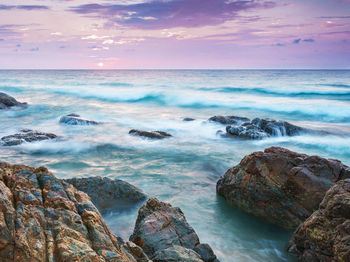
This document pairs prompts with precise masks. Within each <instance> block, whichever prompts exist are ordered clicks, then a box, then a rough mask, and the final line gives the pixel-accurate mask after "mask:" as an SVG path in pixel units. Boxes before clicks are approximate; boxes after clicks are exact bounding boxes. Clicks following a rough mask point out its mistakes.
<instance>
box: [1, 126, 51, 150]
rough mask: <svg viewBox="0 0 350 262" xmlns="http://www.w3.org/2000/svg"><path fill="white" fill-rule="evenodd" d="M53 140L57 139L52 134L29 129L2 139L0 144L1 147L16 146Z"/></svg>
mask: <svg viewBox="0 0 350 262" xmlns="http://www.w3.org/2000/svg"><path fill="white" fill-rule="evenodd" d="M54 138H57V136H56V135H55V134H52V133H44V132H39V131H35V130H31V129H22V130H21V133H17V134H14V135H9V136H4V137H2V138H1V142H0V144H1V145H3V146H16V145H20V144H22V143H23V142H28V143H31V142H36V141H42V140H48V139H54Z"/></svg>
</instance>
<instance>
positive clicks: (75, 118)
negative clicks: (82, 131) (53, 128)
mask: <svg viewBox="0 0 350 262" xmlns="http://www.w3.org/2000/svg"><path fill="white" fill-rule="evenodd" d="M59 122H60V124H66V125H72V126H77V125H79V126H89V125H99V124H100V123H99V122H96V121H93V120H87V119H83V118H80V115H78V114H69V115H66V116H62V117H61V119H60V121H59Z"/></svg>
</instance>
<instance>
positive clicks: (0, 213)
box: [0, 162, 136, 262]
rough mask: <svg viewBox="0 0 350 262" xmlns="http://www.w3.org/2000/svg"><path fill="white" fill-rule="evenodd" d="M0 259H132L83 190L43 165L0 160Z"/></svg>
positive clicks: (128, 261) (93, 261) (127, 261)
mask: <svg viewBox="0 0 350 262" xmlns="http://www.w3.org/2000/svg"><path fill="white" fill-rule="evenodd" d="M0 261H3V262H10V261H11V262H12V261H49V262H54V261H57V262H59V261H91V262H103V261H111V262H112V261H113V262H117V261H118V262H132V261H133V262H135V261H136V260H135V259H134V258H133V257H132V255H131V254H129V253H127V252H126V250H125V249H123V248H121V246H120V245H119V243H118V241H117V239H116V237H115V236H114V235H113V234H112V233H111V231H110V229H109V228H108V226H107V225H106V224H105V222H104V221H103V219H102V217H101V215H100V213H99V212H98V210H97V209H96V207H95V206H94V205H93V204H92V203H91V201H90V198H89V197H88V195H86V194H85V193H83V192H81V191H78V190H77V189H75V188H74V187H73V186H72V185H70V184H68V183H66V182H64V181H62V180H59V179H57V178H56V177H55V176H54V175H53V174H51V173H50V172H49V171H48V170H47V169H46V168H43V167H40V168H32V167H28V166H23V165H10V164H7V163H4V162H0Z"/></svg>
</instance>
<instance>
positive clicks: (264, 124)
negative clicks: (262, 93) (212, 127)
mask: <svg viewBox="0 0 350 262" xmlns="http://www.w3.org/2000/svg"><path fill="white" fill-rule="evenodd" d="M303 131H306V129H304V128H302V127H299V126H296V125H293V124H291V123H288V122H286V121H277V120H273V119H261V118H255V119H253V120H252V121H251V122H245V123H243V124H242V125H238V126H233V125H232V126H227V127H226V132H227V133H228V134H230V135H233V136H237V137H241V138H248V139H263V138H266V137H271V136H295V135H298V134H300V133H301V132H303Z"/></svg>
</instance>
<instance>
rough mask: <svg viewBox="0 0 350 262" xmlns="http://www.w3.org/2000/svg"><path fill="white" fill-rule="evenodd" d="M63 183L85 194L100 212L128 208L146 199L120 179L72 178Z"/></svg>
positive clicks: (142, 194)
mask: <svg viewBox="0 0 350 262" xmlns="http://www.w3.org/2000/svg"><path fill="white" fill-rule="evenodd" d="M64 181H66V182H68V183H69V184H72V185H73V186H74V187H75V188H77V189H78V190H80V191H83V192H85V193H86V194H88V195H89V197H91V200H92V202H93V203H94V204H95V205H96V206H97V208H98V209H99V210H101V211H105V210H107V209H110V208H114V207H122V206H128V205H131V204H135V203H137V202H140V201H143V200H145V199H146V195H145V194H144V193H143V192H142V191H141V190H140V189H139V188H137V187H135V186H133V185H131V184H129V183H127V182H125V181H123V180H120V179H110V178H107V177H87V178H72V179H65V180H64Z"/></svg>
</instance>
